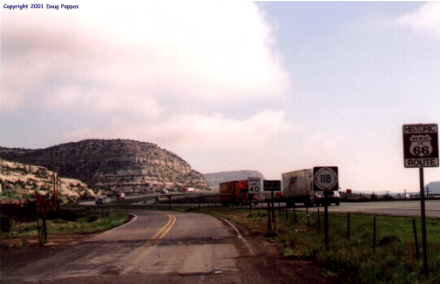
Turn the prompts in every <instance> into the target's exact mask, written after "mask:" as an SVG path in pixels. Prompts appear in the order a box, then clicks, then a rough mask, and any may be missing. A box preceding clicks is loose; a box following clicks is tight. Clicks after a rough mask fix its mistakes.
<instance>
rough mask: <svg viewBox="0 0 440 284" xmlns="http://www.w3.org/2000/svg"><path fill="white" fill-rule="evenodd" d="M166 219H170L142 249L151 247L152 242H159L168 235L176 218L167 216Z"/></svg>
mask: <svg viewBox="0 0 440 284" xmlns="http://www.w3.org/2000/svg"><path fill="white" fill-rule="evenodd" d="M167 216H168V218H170V219H169V220H168V222H167V223H166V224H165V226H163V227H162V228H161V229H160V230H159V231H158V232H157V233H156V234H155V235H154V236H153V237H152V238H151V240H150V241H148V242H147V243H146V244H144V245H143V246H142V247H148V246H149V245H151V244H152V243H153V242H154V241H157V240H160V239H162V238H163V237H165V236H166V234H168V232H169V231H170V230H171V228H172V227H173V226H174V224H175V223H176V216H174V215H170V214H167Z"/></svg>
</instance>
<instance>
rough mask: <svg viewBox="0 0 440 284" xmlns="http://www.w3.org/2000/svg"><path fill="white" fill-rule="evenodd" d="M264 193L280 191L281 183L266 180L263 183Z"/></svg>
mask: <svg viewBox="0 0 440 284" xmlns="http://www.w3.org/2000/svg"><path fill="white" fill-rule="evenodd" d="M263 187H264V191H280V190H281V181H280V180H265V181H263Z"/></svg>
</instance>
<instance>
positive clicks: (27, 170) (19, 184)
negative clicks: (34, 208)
mask: <svg viewBox="0 0 440 284" xmlns="http://www.w3.org/2000/svg"><path fill="white" fill-rule="evenodd" d="M0 163H1V164H0V199H1V200H2V202H10V201H15V202H18V201H24V200H26V199H28V200H32V199H33V198H34V196H35V192H37V193H38V194H39V195H41V196H46V197H51V196H53V180H54V177H53V176H54V175H53V172H51V171H49V170H47V168H44V167H40V166H30V165H25V164H21V163H16V162H9V161H5V160H1V161H0ZM58 191H59V195H58V198H59V199H61V200H62V201H64V202H68V201H76V200H78V199H80V198H90V197H94V196H95V194H94V193H93V191H92V190H90V189H89V188H88V187H87V185H86V184H85V183H83V182H81V181H79V180H77V179H69V178H61V179H58Z"/></svg>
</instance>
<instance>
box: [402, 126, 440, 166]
mask: <svg viewBox="0 0 440 284" xmlns="http://www.w3.org/2000/svg"><path fill="white" fill-rule="evenodd" d="M403 157H404V165H405V168H426V167H438V166H439V155H438V125H437V124H405V125H403Z"/></svg>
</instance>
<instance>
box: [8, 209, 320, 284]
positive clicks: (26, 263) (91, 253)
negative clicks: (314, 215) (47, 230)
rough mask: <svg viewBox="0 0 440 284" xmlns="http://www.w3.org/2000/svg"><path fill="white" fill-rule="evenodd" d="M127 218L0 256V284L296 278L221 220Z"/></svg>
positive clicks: (155, 214)
mask: <svg viewBox="0 0 440 284" xmlns="http://www.w3.org/2000/svg"><path fill="white" fill-rule="evenodd" d="M132 212H133V213H134V214H135V215H136V218H135V219H134V220H133V221H132V222H130V223H128V224H126V225H124V226H121V227H118V228H116V229H114V230H111V231H108V232H105V233H101V234H98V235H95V236H93V237H90V238H88V239H87V240H86V241H82V242H79V243H76V244H71V245H64V246H52V247H45V248H33V249H29V250H27V251H25V252H23V251H7V252H5V253H2V255H1V263H0V268H1V275H0V276H1V277H0V279H1V280H0V282H1V283H62V284H69V283H110V284H111V283H124V284H125V283H179V284H182V283H191V284H192V283H215V284H218V283H237V284H238V283H255V284H259V283H284V282H283V281H284V280H282V279H289V277H291V276H289V273H293V272H294V269H292V265H291V264H288V263H284V264H283V263H281V262H283V261H284V260H282V259H280V258H279V255H277V253H278V252H277V251H276V250H275V251H274V248H273V245H270V244H268V243H266V242H263V241H261V240H259V241H256V240H255V239H252V238H251V239H248V241H246V240H245V238H242V237H241V234H240V233H239V232H238V230H237V229H236V228H235V227H233V226H231V225H229V224H227V221H222V220H219V219H217V218H215V217H212V216H208V215H204V214H197V213H179V212H163V211H140V210H139V211H137V210H136V211H132ZM271 250H272V252H271ZM274 256H275V257H274ZM277 263H278V264H277ZM275 264H277V265H276V267H273V265H275ZM283 267H284V268H283ZM301 267H304V265H303V266H301ZM295 269H298V268H295ZM310 269H317V268H316V267H313V265H311V267H308V268H307V270H310ZM282 271H284V272H282ZM318 276H319V273H318V272H317V273H312V274H311V275H310V277H318ZM303 283H316V279H312V280H310V282H307V281H306V282H304V281H303Z"/></svg>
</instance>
